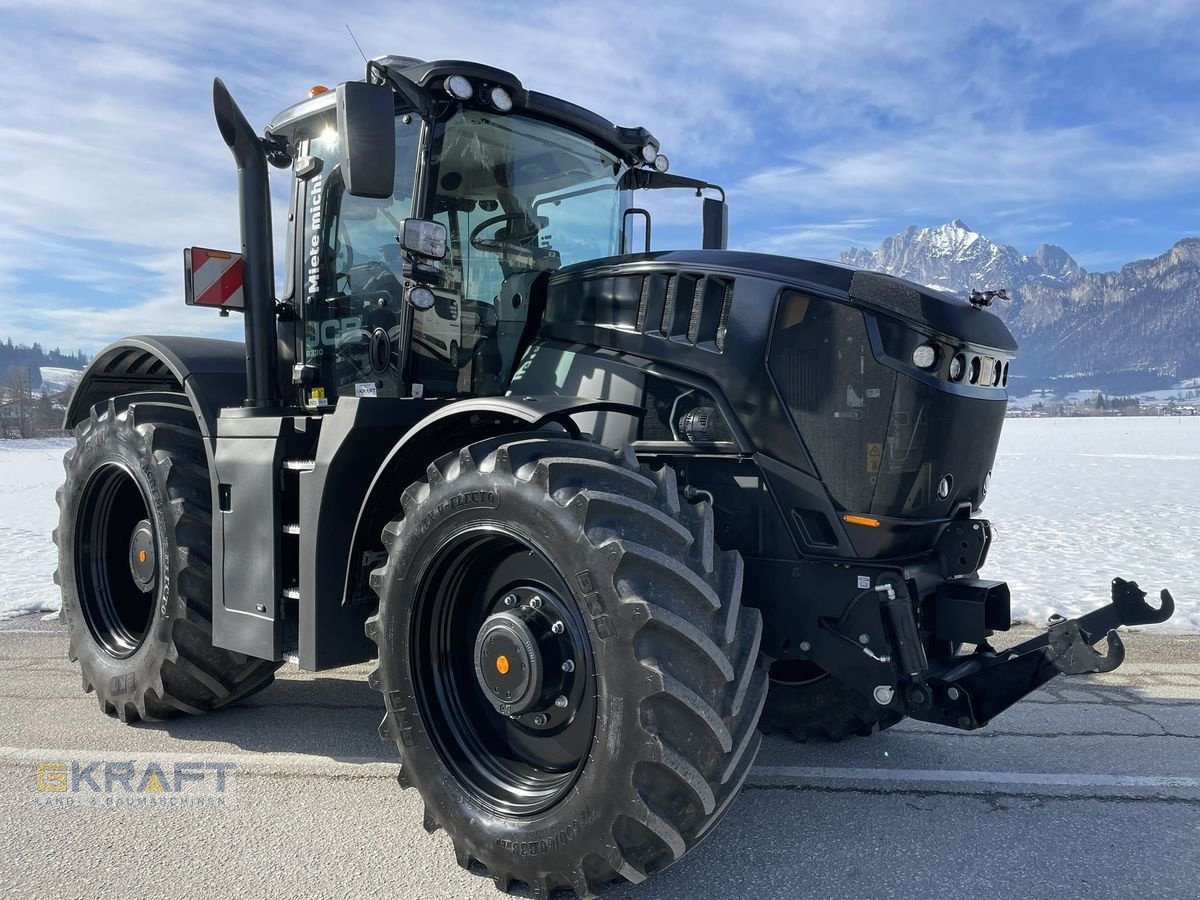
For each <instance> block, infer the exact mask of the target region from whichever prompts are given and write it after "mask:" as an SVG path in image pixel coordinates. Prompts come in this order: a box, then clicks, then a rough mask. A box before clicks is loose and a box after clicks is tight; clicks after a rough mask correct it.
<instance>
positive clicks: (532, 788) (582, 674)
mask: <svg viewBox="0 0 1200 900" xmlns="http://www.w3.org/2000/svg"><path fill="white" fill-rule="evenodd" d="M514 618H515V619H520V620H521V622H522V623H523V626H522V627H523V628H524V629H525V631H524V633H525V634H526V635H527V636H531V637H532V642H531V643H532V649H530V648H529V647H526V649H525V650H520V649H519V648H518V646H517V644H515V643H512V642H507V643H506V642H505V641H504V640H499V641H498V642H497V641H494V640H490V639H491V638H492V637H493V636H494V635H495V634H496V633H497V630H499V631H504V630H505V627H507V626H506V623H511V621H512V620H513V619H514ZM502 626H504V627H502ZM518 643H520V642H518ZM410 646H411V651H410V658H411V659H410V661H411V665H412V672H413V680H414V688H415V693H416V698H417V703H418V705H419V707H420V712H421V719H422V721H423V722H424V723H425V726H426V728H427V729H428V732H429V735H430V737H431V739H432V740H433V743H434V744H435V746H436V749H437V751H438V753H439V755H440V756H441V758H442V759H443V760H444V761H445V763H446V765H447V766H448V767H449V768H450V770H451V771H452V772H453V773H454V775H455V777H456V778H457V780H458V782H459V784H460V785H461V786H462V788H463V789H464V790H465V791H467V792H468V793H469V794H470V795H471V796H472V797H473V799H475V800H476V801H477V802H479V803H480V804H482V805H483V806H485V807H487V808H490V809H492V810H493V811H495V812H497V813H500V814H502V815H526V816H527V815H533V814H536V813H538V812H541V811H543V810H545V809H548V808H550V807H551V806H553V805H554V804H555V803H556V802H558V800H560V799H561V798H562V797H563V796H564V795H565V794H566V793H567V792H568V791H569V790H570V789H571V787H572V786H573V785H574V783H575V781H576V779H577V778H578V777H579V774H580V772H582V770H583V766H584V762H585V761H586V759H587V756H588V751H589V749H590V747H591V743H592V737H593V734H594V730H595V719H596V698H595V694H594V689H593V679H592V673H593V662H592V654H591V644H590V641H589V639H588V635H587V629H586V626H585V624H584V621H583V619H582V617H581V616H580V614H579V611H578V609H576V607H575V604H574V602H573V601H572V600H571V594H570V591H569V590H568V588H567V586H566V584H565V583H564V581H563V578H562V576H561V575H560V574H559V572H558V571H557V569H555V567H554V565H553V564H552V563H551V562H550V561H549V560H548V559H547V558H546V556H545V555H544V554H543V553H542V552H541V551H540V550H538V549H537V548H535V547H533V546H532V545H530V544H529V543H528V542H526V541H525V540H524V539H522V538H519V537H517V536H515V535H513V534H510V533H508V532H505V531H502V530H499V529H496V528H494V527H486V528H473V529H469V530H467V531H465V532H461V533H459V534H458V535H456V536H455V537H453V538H451V539H450V540H449V541H447V542H446V543H444V544H443V545H442V547H441V548H440V549H439V550H438V551H437V553H436V554H435V555H434V558H433V559H432V561H431V562H430V564H429V565H428V566H427V567H426V569H425V573H424V575H423V577H422V578H421V579H420V581H419V585H418V589H417V594H416V597H415V602H414V606H413V621H412V631H411V641H410ZM530 654H532V655H530ZM510 656H511V660H510ZM502 659H503V660H505V662H504V667H503V673H504V674H505V675H507V674H508V671H509V666H510V665H511V666H512V671H513V675H514V677H516V676H517V674H518V671H519V668H518V667H519V666H520V665H521V664H522V662H525V661H527V660H528V662H529V663H530V669H533V668H535V667H536V668H538V669H539V670H540V679H541V680H540V682H537V680H536V679H534V681H535V682H536V683H534V684H533V686H532V687H531V688H530V690H531V691H532V692H533V693H532V694H528V695H525V696H524V702H523V703H519V704H517V705H515V706H510V707H507V710H506V711H507V712H508V714H505V712H502V711H501V708H503V705H504V704H505V703H506V702H507V701H508V699H510V698H503V697H498V696H497V693H498V689H499V681H498V680H497V676H496V675H495V673H496V672H497V671H500V661H501V660H502ZM535 664H536V665H535ZM528 680H529V679H522V680H521V683H522V684H524V682H525V681H528ZM489 688H492V690H491V691H489V690H488V689H489Z"/></svg>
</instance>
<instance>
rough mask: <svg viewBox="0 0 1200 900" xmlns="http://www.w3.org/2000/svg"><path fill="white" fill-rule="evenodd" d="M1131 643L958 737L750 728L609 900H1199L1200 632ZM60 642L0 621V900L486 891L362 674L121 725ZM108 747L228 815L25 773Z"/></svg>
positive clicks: (288, 685)
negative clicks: (670, 835)
mask: <svg viewBox="0 0 1200 900" xmlns="http://www.w3.org/2000/svg"><path fill="white" fill-rule="evenodd" d="M1127 645H1128V648H1129V661H1128V662H1127V663H1126V664H1125V665H1124V666H1123V667H1122V668H1121V669H1119V670H1118V671H1117V672H1115V673H1112V674H1110V675H1106V676H1100V677H1087V678H1076V679H1071V680H1067V679H1063V678H1060V679H1058V680H1057V681H1056V682H1053V683H1052V684H1051V685H1050V689H1049V690H1044V691H1040V692H1038V693H1037V694H1035V695H1033V696H1031V697H1030V698H1029V699H1028V700H1026V701H1025V702H1023V703H1021V704H1020V705H1019V706H1017V707H1016V708H1014V709H1012V710H1010V711H1009V712H1008V713H1006V714H1005V715H1004V716H1003V717H1002V718H1000V719H999V720H997V722H996V723H994V724H993V725H992V726H991V727H989V728H987V729H984V730H982V731H980V732H977V733H974V734H964V733H958V732H953V731H949V730H946V729H942V728H938V727H936V726H929V725H924V724H920V723H912V722H905V723H902V724H901V725H900V726H898V727H896V728H895V729H893V730H891V731H889V732H887V733H885V734H882V735H878V736H876V737H874V738H870V739H855V740H850V741H845V742H843V743H841V744H824V745H818V744H810V745H807V746H805V745H796V744H793V743H790V742H786V741H784V740H782V739H779V738H775V737H771V738H768V739H767V740H766V741H765V742H764V744H763V750H762V752H761V754H760V755H759V758H758V762H757V765H756V767H755V769H754V771H753V772H752V773H751V775H750V778H749V780H748V782H747V785H746V788H745V790H744V792H743V793H742V795H741V797H740V799H739V800H738V802H737V804H736V805H735V806H734V808H733V809H732V811H731V812H730V814H729V815H728V816H727V818H726V819H725V821H724V823H723V824H722V825H721V826H720V827H719V828H718V829H717V830H716V831H715V832H714V833H713V835H712V836H711V838H710V839H708V840H706V841H705V843H704V845H703V846H702V847H701V848H699V849H698V850H697V851H696V852H694V853H692V854H691V855H689V856H688V857H687V858H685V859H684V860H683V861H682V862H681V863H679V864H678V865H676V866H674V867H672V868H671V869H670V870H668V871H667V872H665V873H663V874H661V875H660V876H658V877H657V878H655V879H652V880H651V881H650V882H648V883H647V884H645V885H642V886H641V887H637V888H629V889H626V890H621V891H617V892H615V893H614V894H613V895H611V896H613V897H614V898H626V897H630V898H643V900H649V898H655V897H681V898H682V897H687V898H693V897H698V896H703V897H815V898H843V897H898V898H900V897H914V898H916V897H920V898H938V897H952V898H958V897H966V896H986V897H988V898H1006V897H1038V898H1044V897H1056V898H1070V897H1081V898H1082V897H1087V898H1107V897H1111V898H1127V897H1132V896H1138V895H1142V896H1147V897H1155V898H1164V897H1196V896H1197V895H1198V893H1200V887H1198V885H1200V636H1195V637H1192V636H1187V637H1184V636H1174V637H1167V636H1158V637H1156V636H1150V635H1139V634H1132V635H1130V636H1129V637H1128V639H1127ZM65 648H66V641H65V637H64V635H63V634H62V633H61V631H60V630H59V629H58V626H57V625H55V624H51V623H43V622H41V621H40V620H39V619H38V618H37V617H25V618H22V619H16V620H10V621H8V622H0V671H2V672H3V678H2V685H3V687H2V693H3V702H2V703H0V896H4V897H13V898H16V897H94V896H109V897H123V896H142V897H159V896H161V897H171V898H182V897H190V896H204V897H229V896H246V897H259V896H262V897H284V896H286V897H342V896H350V897H358V896H379V895H383V894H390V895H393V896H399V897H413V898H416V897H420V898H428V897H497V896H500V895H498V894H496V893H495V891H494V889H493V887H492V885H491V882H490V881H488V880H485V879H481V878H478V877H475V876H472V875H470V874H468V873H466V872H463V871H462V870H460V869H459V868H458V866H457V865H456V863H455V862H454V858H453V854H452V852H451V847H450V842H449V840H448V839H447V838H446V836H445V835H444V834H442V833H438V834H434V835H427V834H426V833H425V832H424V830H423V829H422V828H421V825H420V816H421V807H420V801H419V800H418V799H417V797H416V796H415V795H414V792H412V791H408V792H403V793H402V792H401V791H400V790H399V788H398V787H397V786H396V784H395V782H394V780H393V779H394V775H395V771H396V757H395V753H394V751H393V750H391V749H390V748H389V747H388V745H386V744H384V743H382V742H381V741H380V740H379V738H378V737H377V735H376V731H375V729H376V725H377V724H378V722H379V718H380V710H381V707H380V702H379V698H378V695H377V694H375V693H374V692H373V691H371V690H369V689H368V688H367V686H366V684H365V682H364V676H365V669H364V668H361V667H359V668H353V669H343V670H338V671H336V672H331V673H320V674H307V673H302V672H299V671H298V670H297V669H296V668H295V667H294V666H285V667H284V668H283V669H282V670H281V673H280V674H281V678H280V680H279V681H278V682H277V683H276V684H275V685H274V686H273V687H271V688H270V689H268V690H267V691H265V692H264V693H262V694H260V695H258V696H257V697H255V698H253V699H252V700H250V701H248V702H247V703H245V704H244V705H242V706H240V707H238V708H235V709H231V710H227V711H224V712H221V713H219V714H216V715H213V716H210V717H205V718H183V719H177V720H174V721H171V722H168V723H164V724H153V725H139V726H136V727H129V726H123V725H121V724H119V723H117V722H115V721H113V720H110V719H108V718H106V717H105V716H103V715H102V714H101V713H100V712H99V710H98V709H97V707H96V702H95V699H94V697H92V696H90V695H84V694H83V693H82V691H81V690H80V686H79V676H78V674H77V673H76V671H75V668H74V666H73V665H71V664H69V663H68V662H67V660H66V658H65ZM113 760H118V761H128V762H133V763H134V764H135V766H138V767H139V768H138V771H142V769H143V768H144V767H145V766H147V765H149V764H150V763H157V764H159V765H162V766H168V765H170V764H173V763H176V762H180V761H187V762H194V763H198V764H200V765H202V766H203V765H208V766H209V767H210V768H213V767H215V766H217V765H219V764H222V763H233V764H235V765H236V769H235V770H233V771H232V774H231V775H230V782H229V784H228V785H227V790H228V795H227V796H228V802H227V803H226V804H225V805H223V806H202V807H191V808H178V807H171V806H159V805H155V806H137V807H116V808H111V807H106V806H104V805H103V804H101V805H98V806H94V807H93V806H88V805H80V804H73V805H67V804H66V803H64V802H62V801H61V798H62V797H63V796H66V795H64V794H58V793H54V792H47V791H39V790H38V789H37V770H38V765H39V764H45V763H64V764H70V763H72V762H74V763H77V764H78V765H81V766H85V767H86V765H87V764H88V763H89V762H97V761H98V762H101V763H103V762H105V761H113ZM85 787H86V785H85ZM118 790H119V787H118Z"/></svg>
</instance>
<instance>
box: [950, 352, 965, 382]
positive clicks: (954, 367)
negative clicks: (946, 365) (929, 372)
mask: <svg viewBox="0 0 1200 900" xmlns="http://www.w3.org/2000/svg"><path fill="white" fill-rule="evenodd" d="M966 368H967V358H966V357H965V356H963V355H962V354H961V353H956V354H954V359H952V360H950V380H951V381H962V377H963V372H964V371H966Z"/></svg>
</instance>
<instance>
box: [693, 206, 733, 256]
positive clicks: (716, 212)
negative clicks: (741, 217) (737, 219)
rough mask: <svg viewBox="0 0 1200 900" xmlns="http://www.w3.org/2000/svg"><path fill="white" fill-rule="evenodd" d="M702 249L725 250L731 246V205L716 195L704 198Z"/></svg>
mask: <svg viewBox="0 0 1200 900" xmlns="http://www.w3.org/2000/svg"><path fill="white" fill-rule="evenodd" d="M700 246H701V249H704V250H724V249H726V247H728V246H729V206H728V205H727V204H726V203H725V201H724V200H717V199H716V198H715V197H705V198H704V234H703V237H702V238H701V244H700Z"/></svg>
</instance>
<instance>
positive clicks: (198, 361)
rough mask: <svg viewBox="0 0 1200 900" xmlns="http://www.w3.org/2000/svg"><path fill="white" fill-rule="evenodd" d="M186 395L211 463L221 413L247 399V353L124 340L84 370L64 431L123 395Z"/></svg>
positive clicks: (171, 340)
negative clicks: (99, 406) (92, 411)
mask: <svg viewBox="0 0 1200 900" xmlns="http://www.w3.org/2000/svg"><path fill="white" fill-rule="evenodd" d="M146 391H156V392H160V393H172V394H182V395H185V396H186V397H187V399H188V402H189V403H190V405H191V407H192V410H193V412H195V414H196V420H197V421H198V422H199V424H200V432H201V434H202V435H203V436H204V443H205V446H206V448H207V451H208V454H209V461H210V462H211V461H212V454H213V450H214V447H215V440H216V434H217V426H216V420H217V416H218V414H219V413H220V411H221V409H222V408H223V407H226V406H239V405H240V404H241V402H242V400H243V399H244V398H245V396H246V349H245V346H244V345H243V344H239V343H237V342H235V341H219V340H214V339H212V338H194V337H173V336H172V337H149V336H139V337H127V338H122V339H121V340H119V341H117V342H116V343H113V344H109V345H108V346H107V347H105V348H104V349H103V350H101V351H100V352H99V353H98V354H97V355H96V357H95V359H93V360H92V361H91V363H90V364H89V365H88V367H87V368H86V369H85V370H84V372H83V375H82V376H81V377H80V379H79V385H78V386H77V387H76V388H75V393H74V394H73V395H72V397H71V402H70V404H69V405H68V406H67V412H66V415H65V417H64V420H63V427H64V428H66V429H67V430H68V431H70V430H71V429H73V428H74V427H75V426H76V425H77V424H79V422H81V421H82V420H83V419H85V418H87V416H88V412H89V411H90V410H91V408H92V407H93V406H95V405H96V404H97V403H104V402H106V401H108V400H110V399H111V398H113V397H118V396H120V395H122V394H132V393H142V392H146Z"/></svg>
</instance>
